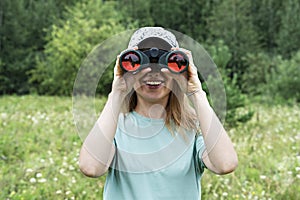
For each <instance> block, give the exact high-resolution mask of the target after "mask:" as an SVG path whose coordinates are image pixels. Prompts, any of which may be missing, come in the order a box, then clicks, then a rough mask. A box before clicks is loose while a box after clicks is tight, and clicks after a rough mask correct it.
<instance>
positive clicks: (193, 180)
mask: <svg viewBox="0 0 300 200" xmlns="http://www.w3.org/2000/svg"><path fill="white" fill-rule="evenodd" d="M128 49H129V50H139V51H140V52H142V53H143V54H145V55H146V54H147V53H148V54H147V55H148V57H149V60H148V61H147V62H149V63H148V65H145V67H140V66H138V67H139V69H138V70H135V71H133V72H131V71H126V69H124V66H123V64H122V60H125V58H124V57H122V56H123V55H124V54H125V52H127V51H125V52H123V53H121V54H120V55H122V56H121V58H120V56H118V59H117V62H116V66H115V69H114V74H115V75H114V80H113V85H112V91H111V93H110V94H109V96H108V100H107V102H106V105H105V106H104V108H103V111H102V113H101V115H100V117H99V119H98V120H97V122H96V124H95V126H94V128H93V129H92V130H91V132H90V133H89V135H88V136H87V138H86V139H85V141H84V144H83V146H82V149H81V152H80V157H79V166H80V169H81V171H82V172H83V173H84V174H85V175H87V176H89V177H99V176H101V175H104V174H105V173H106V172H107V171H108V174H107V178H106V183H105V187H104V194H103V195H104V199H107V200H115V199H117V200H119V199H126V200H127V199H143V200H144V199H146V200H147V199H172V200H173V199H180V200H181V199H188V200H192V199H199V198H201V184H200V179H201V175H202V173H203V171H204V168H207V169H209V170H211V171H212V172H214V173H216V174H227V173H230V172H232V171H233V170H234V169H235V168H236V166H237V163H238V161H237V155H236V152H235V150H234V147H233V144H232V143H231V141H230V138H229V137H228V135H227V133H226V131H225V130H224V128H223V126H222V124H221V122H220V121H219V119H218V118H217V116H216V114H215V112H214V111H213V109H212V108H211V107H210V105H209V102H208V100H207V98H206V94H205V92H204V91H203V90H202V87H201V82H200V81H199V78H198V75H197V68H196V67H195V66H194V63H193V58H192V54H191V52H190V51H188V50H185V49H182V48H179V45H178V42H177V40H176V38H175V36H174V35H173V34H172V33H170V32H169V31H167V30H165V29H163V28H160V27H145V28H141V29H139V30H137V31H136V32H135V33H134V34H133V35H132V37H131V40H130V42H129V45H128ZM149 49H150V50H149ZM175 51H180V52H183V53H184V54H183V55H186V56H187V59H186V60H188V62H186V63H185V64H186V65H187V66H186V67H187V70H186V71H185V70H183V71H181V72H180V73H174V71H172V69H171V67H162V64H161V59H159V63H157V62H158V61H157V60H156V61H153V62H152V59H153V58H155V57H158V55H159V52H162V53H161V54H163V55H165V54H164V53H165V52H167V53H166V54H168V52H175ZM133 52H134V51H133ZM149 52H150V53H149ZM168 55H169V54H168ZM144 57H145V56H144ZM120 59H121V61H120ZM145 59H148V58H147V57H146V58H145ZM176 59H177V58H176ZM130 62H131V63H130V64H131V66H132V65H133V67H135V66H136V65H135V64H136V63H134V60H133V58H132V57H131V58H130ZM168 62H169V60H168ZM187 63H188V64H187ZM120 65H122V67H123V68H122V67H121V66H120ZM124 65H125V64H124ZM166 65H168V64H166ZM180 67H181V66H180ZM125 68H126V67H125Z"/></svg>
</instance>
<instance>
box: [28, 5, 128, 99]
mask: <svg viewBox="0 0 300 200" xmlns="http://www.w3.org/2000/svg"><path fill="white" fill-rule="evenodd" d="M67 10H68V11H67V13H66V20H62V21H60V23H59V25H58V26H56V25H53V26H52V30H51V33H50V34H49V35H48V37H47V41H48V43H47V45H46V46H45V51H44V52H45V55H44V56H43V57H38V62H37V64H38V65H37V68H36V69H34V70H32V78H31V82H36V83H38V84H39V87H38V93H40V94H52V95H53V94H60V95H70V94H71V92H72V87H73V83H74V81H75V77H76V73H77V71H78V69H79V67H80V65H81V63H82V61H83V59H84V58H85V57H86V56H87V55H88V53H89V52H90V51H91V50H92V49H93V47H94V46H95V45H96V44H98V43H100V42H102V41H103V40H105V39H106V38H108V37H109V36H112V35H113V34H116V33H118V32H120V31H122V30H123V27H122V26H121V25H120V24H119V17H118V16H119V15H118V12H117V11H116V10H115V4H114V2H105V3H102V1H100V0H93V1H85V2H83V3H77V4H76V6H74V7H71V8H68V9H67ZM104 80H112V73H107V74H106V78H105V79H104ZM110 82H111V81H109V83H110ZM105 84H106V85H105ZM107 84H108V83H107V82H106V83H103V84H102V85H101V86H102V87H101V88H105V87H107Z"/></svg>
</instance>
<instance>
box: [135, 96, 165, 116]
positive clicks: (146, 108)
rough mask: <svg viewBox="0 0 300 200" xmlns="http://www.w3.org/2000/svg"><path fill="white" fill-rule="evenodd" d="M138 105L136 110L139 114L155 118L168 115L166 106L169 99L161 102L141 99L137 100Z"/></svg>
mask: <svg viewBox="0 0 300 200" xmlns="http://www.w3.org/2000/svg"><path fill="white" fill-rule="evenodd" d="M137 102H138V103H137V105H136V107H135V112H137V113H138V114H140V115H142V116H144V117H148V118H153V119H161V118H165V117H166V109H165V108H166V106H167V103H168V100H164V101H160V102H155V103H154V102H153V103H152V102H146V101H143V100H141V99H139V100H138V101H137Z"/></svg>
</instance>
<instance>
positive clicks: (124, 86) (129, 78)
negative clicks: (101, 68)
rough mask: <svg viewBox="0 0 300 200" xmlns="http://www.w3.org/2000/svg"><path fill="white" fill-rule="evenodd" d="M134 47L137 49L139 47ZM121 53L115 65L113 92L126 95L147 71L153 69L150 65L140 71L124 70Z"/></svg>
mask: <svg viewBox="0 0 300 200" xmlns="http://www.w3.org/2000/svg"><path fill="white" fill-rule="evenodd" d="M133 49H134V50H137V47H135V48H133ZM123 52H124V51H123ZM121 54H122V53H121ZM121 54H120V55H121ZM120 55H118V56H117V60H116V64H115V67H114V80H113V83H112V92H117V93H119V94H121V95H124V96H126V95H127V94H128V93H130V92H131V90H132V89H133V86H134V84H135V83H136V82H137V81H139V79H140V78H142V77H143V76H144V75H145V74H146V73H148V72H150V71H151V69H150V68H149V67H148V68H145V69H143V70H141V71H139V72H138V73H132V72H122V69H121V67H120V64H119V59H120Z"/></svg>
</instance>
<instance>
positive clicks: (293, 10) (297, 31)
mask: <svg viewBox="0 0 300 200" xmlns="http://www.w3.org/2000/svg"><path fill="white" fill-rule="evenodd" d="M299 13H300V4H299V0H288V1H284V2H283V7H282V9H281V10H279V11H278V14H279V15H280V18H281V21H280V29H279V32H278V35H277V38H276V39H277V44H278V51H279V52H280V53H281V54H282V55H283V56H285V57H290V56H291V55H292V54H293V53H295V52H296V51H298V50H299V46H300V40H299V38H300V23H299V21H300V14H299Z"/></svg>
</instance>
